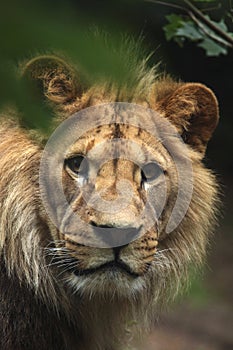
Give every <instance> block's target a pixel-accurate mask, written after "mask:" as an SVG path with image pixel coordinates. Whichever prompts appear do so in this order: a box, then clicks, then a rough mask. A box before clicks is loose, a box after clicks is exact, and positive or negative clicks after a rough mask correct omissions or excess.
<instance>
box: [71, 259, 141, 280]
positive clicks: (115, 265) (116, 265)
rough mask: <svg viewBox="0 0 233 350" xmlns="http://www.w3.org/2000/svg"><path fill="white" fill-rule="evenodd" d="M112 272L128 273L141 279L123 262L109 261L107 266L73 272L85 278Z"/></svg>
mask: <svg viewBox="0 0 233 350" xmlns="http://www.w3.org/2000/svg"><path fill="white" fill-rule="evenodd" d="M107 270H109V271H111V272H115V271H118V272H119V271H122V272H125V273H127V274H128V275H130V276H132V277H134V278H136V277H139V276H140V275H139V274H138V273H136V272H134V271H132V270H131V268H130V267H129V266H128V265H127V264H125V263H124V262H121V261H109V262H107V263H105V264H102V265H100V266H98V267H95V268H90V269H85V270H78V269H75V270H74V271H73V273H74V274H75V275H76V276H85V275H91V274H93V273H95V272H99V271H107Z"/></svg>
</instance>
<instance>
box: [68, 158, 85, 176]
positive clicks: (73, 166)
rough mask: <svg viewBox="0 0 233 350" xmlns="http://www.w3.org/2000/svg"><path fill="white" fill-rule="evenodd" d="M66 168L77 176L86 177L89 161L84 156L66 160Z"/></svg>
mask: <svg viewBox="0 0 233 350" xmlns="http://www.w3.org/2000/svg"><path fill="white" fill-rule="evenodd" d="M65 166H66V167H68V168H69V169H70V170H71V171H72V172H73V173H75V174H76V175H79V174H81V175H82V174H83V175H84V174H85V173H86V172H87V170H88V164H87V160H86V158H85V157H83V156H82V155H78V156H75V157H71V158H68V159H66V160H65Z"/></svg>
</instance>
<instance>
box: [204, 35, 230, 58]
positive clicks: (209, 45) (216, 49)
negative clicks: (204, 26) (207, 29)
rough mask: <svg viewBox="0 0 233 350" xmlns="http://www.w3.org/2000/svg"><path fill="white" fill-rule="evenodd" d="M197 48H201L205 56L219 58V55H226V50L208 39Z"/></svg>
mask: <svg viewBox="0 0 233 350" xmlns="http://www.w3.org/2000/svg"><path fill="white" fill-rule="evenodd" d="M198 46H199V47H201V48H203V49H204V50H205V51H206V55H207V56H212V57H213V56H215V57H217V56H219V55H221V54H223V55H226V54H227V49H226V48H225V47H223V46H220V45H219V44H217V43H216V42H215V41H213V40H211V39H209V38H208V37H206V38H204V40H203V41H202V42H201V43H199V44H198Z"/></svg>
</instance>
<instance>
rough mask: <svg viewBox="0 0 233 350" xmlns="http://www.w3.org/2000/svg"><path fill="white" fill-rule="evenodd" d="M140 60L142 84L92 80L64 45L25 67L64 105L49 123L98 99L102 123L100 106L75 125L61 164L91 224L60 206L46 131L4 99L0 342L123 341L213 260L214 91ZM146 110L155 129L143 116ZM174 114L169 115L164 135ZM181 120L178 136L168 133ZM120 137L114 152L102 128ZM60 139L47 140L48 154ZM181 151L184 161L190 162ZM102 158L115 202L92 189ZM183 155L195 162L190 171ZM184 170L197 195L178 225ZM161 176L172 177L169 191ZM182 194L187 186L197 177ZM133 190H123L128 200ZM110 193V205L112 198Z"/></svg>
mask: <svg viewBox="0 0 233 350" xmlns="http://www.w3.org/2000/svg"><path fill="white" fill-rule="evenodd" d="M131 68H132V67H131ZM133 69H134V70H135V76H136V78H135V84H134V85H133V86H132V84H128V85H127V81H126V82H125V84H124V85H122V84H118V83H117V82H113V81H107V79H106V80H104V81H100V82H98V83H96V84H94V83H92V84H88V83H87V81H86V80H85V81H83V82H82V78H81V77H82V75H81V74H79V69H78V68H77V67H76V65H74V64H72V63H70V62H69V60H68V59H65V58H64V57H62V56H58V55H42V56H38V57H35V58H33V59H30V60H29V61H28V62H26V63H24V64H23V65H22V67H20V76H21V78H22V79H26V80H27V81H28V79H29V80H30V82H35V84H36V86H38V87H39V88H40V89H41V90H42V94H43V98H44V100H45V101H46V103H48V104H49V105H50V106H52V108H53V109H54V111H55V112H54V114H55V117H54V120H53V121H52V123H51V128H52V130H55V129H56V127H59V125H61V124H63V123H66V122H67V121H69V120H71V119H72V116H73V115H78V113H82V112H83V111H91V112H90V113H92V111H94V112H95V111H97V114H98V118H99V120H98V123H99V124H98V125H97V126H96V124H95V123H94V120H95V119H93V124H92V122H91V123H90V125H88V126H89V129H88V130H87V131H85V132H84V133H83V134H82V135H81V136H80V137H79V138H78V137H76V139H75V133H76V132H77V130H78V129H77V128H76V129H75V128H73V127H72V128H71V129H72V135H73V136H74V142H72V143H71V144H70V145H69V146H68V148H67V149H65V150H64V159H63V164H62V167H61V169H62V170H61V182H62V188H63V192H64V196H65V198H66V200H67V203H68V206H69V209H70V208H71V209H72V210H71V212H72V213H75V214H78V216H79V218H80V221H79V222H82V224H83V225H82V227H81V226H79V225H76V222H75V220H73V219H70V217H69V215H68V214H67V212H66V209H65V210H63V208H62V206H59V200H60V198H61V197H59V195H58V194H57V193H58V190H57V188H58V187H56V186H57V183H56V176H57V175H56V174H57V172H56V168H55V167H52V172H51V171H50V172H49V173H48V174H47V170H48V168H49V165H48V167H47V163H45V167H44V168H43V167H41V162H42V159H43V154H44V150H45V141H47V140H44V138H43V137H42V136H40V135H39V131H38V132H37V133H35V132H34V131H33V132H32V131H30V130H28V129H27V128H25V127H23V126H22V125H21V122H20V121H19V118H17V117H15V116H14V115H13V114H14V113H12V112H11V110H7V111H5V112H2V116H1V126H0V154H1V158H0V169H1V170H0V172H1V178H0V198H1V202H0V251H1V270H0V274H1V276H0V295H1V307H0V324H1V327H0V344H1V346H0V347H1V349H4V350H13V349H17V350H26V349H34V350H36V349H38V350H45V349H56V350H65V349H69V350H72V349H74V350H93V349H96V350H98V349H99V350H109V349H111V350H117V349H125V348H126V346H127V343H128V339H129V330H128V329H129V328H130V326H132V327H131V328H132V333H133V334H135V336H137V335H138V334H141V335H145V334H146V332H148V331H149V330H151V329H152V328H153V325H154V323H155V320H156V318H157V316H158V313H159V310H160V309H161V307H163V306H164V305H167V304H168V303H169V302H170V301H172V300H174V298H175V297H176V296H177V294H178V293H179V292H180V291H182V290H183V288H185V286H186V285H187V281H188V276H189V271H190V269H192V270H193V268H198V267H199V266H201V265H202V263H203V262H204V261H205V257H206V251H207V247H208V243H209V242H210V240H211V237H212V232H213V228H214V225H215V222H216V215H217V207H218V205H217V203H218V186H217V182H216V179H215V175H214V174H213V172H212V171H211V170H209V169H207V168H206V167H205V165H204V163H203V158H204V156H205V151H206V147H207V143H208V141H209V139H210V138H211V136H212V134H213V132H214V130H215V128H216V126H217V124H218V119H219V110H218V102H217V99H216V97H215V95H214V93H213V92H212V91H211V90H210V89H209V88H207V87H206V86H205V85H202V84H200V83H183V82H180V81H179V82H177V81H174V80H172V79H171V78H170V77H167V76H164V75H162V76H160V77H158V76H157V73H156V72H155V69H154V68H147V67H146V64H145V62H144V61H143V62H138V64H137V65H135V67H133ZM118 103H119V104H118ZM121 103H123V105H122V104H121ZM124 103H126V104H127V103H129V107H127V106H128V105H125V104H124ZM122 106H123V107H122ZM131 106H132V107H131ZM117 108H119V109H117ZM127 108H132V109H130V111H131V112H132V114H133V115H136V114H137V113H138V115H139V121H137V122H135V123H131V122H130V123H126V122H124V115H125V114H124V113H126V114H127ZM103 111H104V113H105V114H106V116H107V118H108V119H107V120H108V123H104V120H103V118H104V114H102V112H103ZM117 111H118V112H117ZM138 111H139V112H138ZM94 112H93V113H94ZM88 113H89V112H87V115H88ZM117 113H118V114H119V118H118V119H117V117H116V114H117ZM153 113H155V116H156V117H154V114H153ZM149 115H152V122H155V123H156V133H157V134H156V133H151V132H150V130H148V128H146V123H147V117H148V116H149ZM77 118H78V117H77ZM91 118H92V117H91ZM148 118H149V117H148ZM153 118H155V119H156V120H155V119H153ZM91 120H92V119H91ZM101 122H102V124H101ZM164 123H165V124H164ZM166 123H168V124H169V125H170V126H169V127H170V128H171V129H169V132H167V130H168V129H166V132H165V133H164V134H163V137H160V136H161V133H163V126H164V127H165V128H166V125H167V124H166ZM64 125H66V124H64ZM65 130H67V128H66V127H65ZM173 132H174V133H175V134H176V136H175V137H173V138H172V137H171V138H172V140H173V141H172V140H170V139H169V140H168V142H163V138H166V137H167V136H166V135H167V134H169V135H172V133H173ZM166 133H167V134H166ZM169 135H168V136H169ZM177 135H178V136H177ZM73 136H72V137H73ZM115 139H117V140H120V141H121V143H120V145H119V148H120V149H121V150H123V151H124V149H126V148H127V150H128V153H127V154H126V156H125V157H120V156H119V157H114V156H111V155H109V156H108V151H109V149H108V143H104V142H106V141H109V140H110V141H111V143H110V144H112V143H113V140H115ZM72 140H73V139H72ZM174 140H175V141H174ZM177 140H178V141H177ZM127 142H131V144H129V143H127ZM170 142H171V143H172V142H173V143H172V145H171V147H170ZM176 142H178V145H177V146H176ZM60 143H62V142H60ZM103 143H104V144H103ZM110 144H109V145H110ZM58 145H59V143H58ZM101 145H102V146H101ZM132 145H133V146H132ZM62 146H63V144H62ZM109 147H110V146H109ZM117 147H118V146H117ZM169 147H170V149H169ZM51 150H52V151H51ZM57 152H58V148H56V147H53V146H50V153H48V154H52V156H51V159H50V160H49V161H52V160H53V159H54V158H56V153H57ZM130 152H131V153H132V155H131V153H130ZM129 153H130V154H129ZM89 154H91V156H92V158H91V156H90V157H89V156H87V155H89ZM103 155H106V159H104V160H103V161H102V158H101V157H103ZM149 155H150V156H149ZM88 157H89V158H88ZM175 158H176V159H177V161H179V160H180V159H181V160H182V162H183V163H182V164H183V165H182V167H183V166H184V168H182V169H183V170H182V169H181V170H182V171H181V172H180V173H179V171H178V168H177V164H176V160H175ZM97 160H98V161H100V163H99V165H98V169H97V170H96V176H95V177H94V179H95V181H94V182H93V183H91V186H92V188H94V189H95V191H96V192H98V193H99V197H100V198H101V200H102V202H103V203H104V204H105V209H106V210H98V208H96V207H95V205H93V203H89V202H88V201H85V200H84V195H83V191H84V188H85V185H86V184H87V183H90V182H91V180H90V179H91V175H90V174H91V168H92V167H94V165H93V164H95V161H97ZM186 160H187V162H189V165H190V166H191V173H188V172H185V166H186V165H185V164H186V163H187V162H186ZM48 164H49V163H48ZM41 169H42V170H41ZM50 170H51V169H50ZM41 171H42V173H43V171H44V175H45V176H44V178H43V176H42V180H40V174H41ZM53 171H54V173H53ZM46 174H47V175H48V176H47V175H46ZM190 174H191V175H190ZM42 175H43V174H42ZM49 176H51V178H49V179H48V177H49ZM180 176H181V177H180ZM182 176H183V178H182ZM189 177H192V181H191V182H192V183H191V182H190V183H189V180H190V178H189ZM181 178H182V185H183V182H184V183H186V180H187V182H188V184H191V185H192V186H191V192H190V198H189V201H188V206H187V208H186V209H184V210H183V209H182V208H183V207H182V208H181V209H179V210H183V211H184V212H183V216H182V217H181V218H180V219H179V220H178V219H177V220H178V222H177V223H176V225H175V226H174V225H173V226H172V225H171V226H170V230H168V229H167V228H168V224H169V220H170V219H171V216H172V213H173V209H174V207H175V205H176V201H177V200H178V194H179V187H180V179H181ZM43 179H44V181H45V182H46V181H49V184H50V185H51V188H50V192H49V195H48V196H47V197H46V196H44V197H43V193H41V192H43V191H41V188H44V187H43V186H42V187H41V181H42V185H43ZM122 180H123V183H121V185H122V186H120V185H119V186H118V184H119V182H121V181H122ZM124 181H126V186H125V187H124V184H125V183H124ZM129 187H130V191H129ZM160 188H166V191H165V194H163V193H162V190H160ZM161 193H162V194H161ZM182 195H183V197H184V199H186V196H188V191H183V194H182ZM124 196H126V197H127V198H126V199H127V200H126V202H125V201H123V202H121V200H123V199H122V198H124ZM45 197H46V198H47V201H48V202H49V201H51V202H53V203H58V205H57V204H56V205H54V206H53V210H54V212H55V216H56V215H58V216H59V215H60V217H61V222H62V223H64V221H65V224H64V225H63V228H62V225H60V224H57V223H56V222H55V220H53V218H52V215H50V214H51V213H49V210H48V208H46V203H45V202H46V200H45V199H46V198H45ZM51 198H52V199H51ZM162 201H163V206H162V208H161V210H160V213H159V215H157V213H156V212H155V211H153V203H156V205H158V206H159V205H160V204H161V203H162ZM147 202H148V203H149V205H148V211H147V216H148V217H149V218H150V219H151V220H152V221H151V223H150V225H147V226H146V227H145V223H146V222H147V221H145V220H144V221H143V220H142V224H141V225H140V223H138V217H140V215H141V213H142V212H143V208H144V206H145V205H146V203H147ZM122 203H123V204H124V205H123V204H122ZM151 203H152V205H151ZM50 204H51V203H49V204H48V206H49V205H50ZM97 204H98V200H97ZM113 204H114V205H115V207H114V210H109V211H108V210H107V209H108V207H111V206H112V205H113ZM156 210H157V207H156ZM141 217H142V215H141ZM67 218H68V219H67ZM149 221H150V220H149ZM87 227H88V230H89V231H88V230H87V229H86V228H87ZM86 230H87V231H86ZM98 230H99V231H98ZM141 230H143V234H141V233H140V232H141ZM92 231H93V232H95V234H93V236H90V235H91V233H90V232H92ZM89 237H91V239H90V240H89V241H88V239H87V238H89ZM92 241H93V242H94V243H93V244H92Z"/></svg>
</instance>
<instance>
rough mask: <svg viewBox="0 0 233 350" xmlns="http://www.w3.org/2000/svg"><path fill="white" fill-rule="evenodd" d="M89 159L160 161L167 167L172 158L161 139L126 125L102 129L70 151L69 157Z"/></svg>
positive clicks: (138, 161) (84, 135) (82, 138)
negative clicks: (75, 156)
mask: <svg viewBox="0 0 233 350" xmlns="http://www.w3.org/2000/svg"><path fill="white" fill-rule="evenodd" d="M77 154H84V155H88V157H89V158H90V159H93V160H95V159H98V158H102V159H103V160H104V159H115V158H122V159H127V160H131V161H132V162H134V163H138V164H143V163H145V162H148V161H157V162H158V163H160V164H161V165H163V166H165V167H166V166H167V163H168V162H169V159H168V158H169V155H168V152H167V150H166V149H165V147H164V146H163V144H162V143H161V141H160V140H159V138H156V137H155V136H152V135H151V134H150V133H149V132H148V131H146V130H144V129H143V128H142V127H139V126H133V125H125V124H116V123H112V124H107V125H100V126H98V127H96V128H93V129H91V130H90V131H88V132H86V133H85V134H83V135H82V136H81V137H80V138H79V139H78V140H76V142H75V143H74V144H72V145H71V146H70V147H69V149H68V150H67V153H66V156H67V157H72V156H74V155H77Z"/></svg>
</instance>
